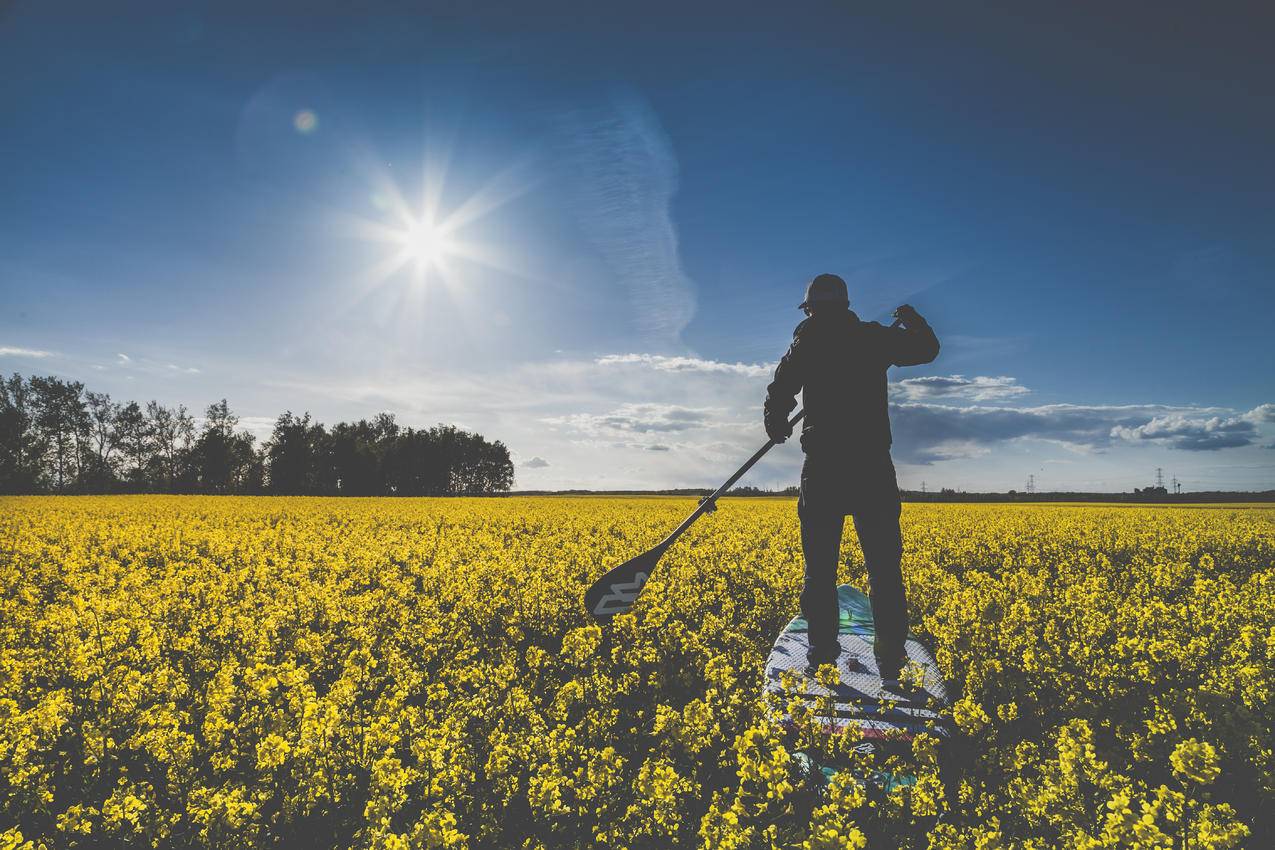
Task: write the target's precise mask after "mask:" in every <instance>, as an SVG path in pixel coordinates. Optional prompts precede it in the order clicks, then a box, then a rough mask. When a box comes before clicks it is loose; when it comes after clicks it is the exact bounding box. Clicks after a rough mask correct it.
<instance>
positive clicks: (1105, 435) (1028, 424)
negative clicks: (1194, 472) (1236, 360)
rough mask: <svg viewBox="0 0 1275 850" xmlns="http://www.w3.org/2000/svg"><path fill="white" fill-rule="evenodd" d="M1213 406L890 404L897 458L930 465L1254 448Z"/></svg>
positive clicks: (1248, 424) (1242, 421) (1244, 427)
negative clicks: (1045, 454) (1001, 454)
mask: <svg viewBox="0 0 1275 850" xmlns="http://www.w3.org/2000/svg"><path fill="white" fill-rule="evenodd" d="M1265 407H1266V406H1265V405H1263V406H1262V407H1259V408H1255V409H1254V411H1250V413H1249V414H1245V415H1244V416H1235V415H1227V414H1233V413H1234V412H1233V411H1228V410H1225V409H1220V408H1212V407H1189V406H1185V407H1173V406H1168V405H1080V404H1050V405H1042V406H1039V407H1022V408H1014V407H982V406H971V407H955V406H951V405H940V404H924V403H905V404H898V405H893V406H892V409H891V419H892V421H893V431H894V436H895V447H896V453H897V454H900V455H902V457H903V459H904V460H905V462H910V463H918V464H928V463H933V462H935V461H939V460H947V459H951V458H953V457H970V456H974V455H976V454H978V453H981V450H982V449H984V448H986V447H988V446H992V445H996V444H1000V443H1007V442H1011V441H1018V440H1038V441H1047V442H1052V443H1055V444H1061V445H1065V446H1067V447H1069V448H1075V449H1077V450H1079V451H1082V452H1083V451H1104V450H1108V449H1110V448H1112V447H1113V446H1115V445H1117V444H1127V445H1135V444H1139V443H1143V444H1147V443H1151V444H1157V445H1164V446H1167V447H1169V448H1174V449H1181V450H1184V451H1214V450H1218V449H1225V448H1237V447H1242V446H1248V445H1252V444H1253V443H1254V441H1255V439H1256V437H1257V435H1258V433H1257V428H1256V426H1255V425H1254V424H1253V422H1252V421H1250V419H1249V418H1246V417H1251V416H1253V415H1254V414H1257V415H1258V416H1262V415H1266V411H1265V410H1264V408H1265Z"/></svg>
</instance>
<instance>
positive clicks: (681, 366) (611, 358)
mask: <svg viewBox="0 0 1275 850" xmlns="http://www.w3.org/2000/svg"><path fill="white" fill-rule="evenodd" d="M594 362H595V363H597V364H598V365H600V366H631V365H638V366H646V367H649V368H651V369H655V370H657V371H660V372H716V373H719V374H721V373H724V374H732V375H743V376H744V377H747V378H768V377H770V375H771V374H772V373H773V372H774V371H775V364H774V363H723V362H721V361H720V360H705V359H703V358H700V357H669V356H665V355H663V354H607V355H605V356H603V357H599V358H598V359H597V360H596V361H594Z"/></svg>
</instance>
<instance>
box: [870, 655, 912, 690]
mask: <svg viewBox="0 0 1275 850" xmlns="http://www.w3.org/2000/svg"><path fill="white" fill-rule="evenodd" d="M906 663H907V659H906V658H898V659H895V660H894V661H882V660H881V659H880V658H878V659H877V671H878V672H879V673H880V674H881V681H882V682H887V683H889V682H892V683H894V684H895V685H898V683H899V675H900V674H901V673H902V672H903V665H905V664H906Z"/></svg>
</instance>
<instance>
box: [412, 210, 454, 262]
mask: <svg viewBox="0 0 1275 850" xmlns="http://www.w3.org/2000/svg"><path fill="white" fill-rule="evenodd" d="M402 239H403V249H404V251H405V252H406V253H407V255H408V257H409V258H410V259H412V260H414V261H415V262H416V268H417V270H418V271H422V272H424V271H428V270H429V269H432V268H441V267H442V266H443V265H444V264H445V263H446V261H447V258H448V257H450V256H453V255H455V254H456V252H457V250H458V247H459V246H458V244H457V242H456V240H455V239H453V238H452V237H451V236H450V235H449V234H448V233H447V230H446V229H445V228H442V227H439V226H437V225H434V224H432V223H430V222H427V221H420V222H415V223H413V224H412V225H411V226H410V227H408V228H407V229H406V230H404V231H403V236H402Z"/></svg>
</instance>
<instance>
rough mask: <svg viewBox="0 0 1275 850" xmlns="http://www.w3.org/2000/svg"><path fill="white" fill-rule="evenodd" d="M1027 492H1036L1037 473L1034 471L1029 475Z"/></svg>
mask: <svg viewBox="0 0 1275 850" xmlns="http://www.w3.org/2000/svg"><path fill="white" fill-rule="evenodd" d="M1027 492H1028V493H1035V492H1036V474H1035V473H1032V474H1031V475H1028V476H1027Z"/></svg>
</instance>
